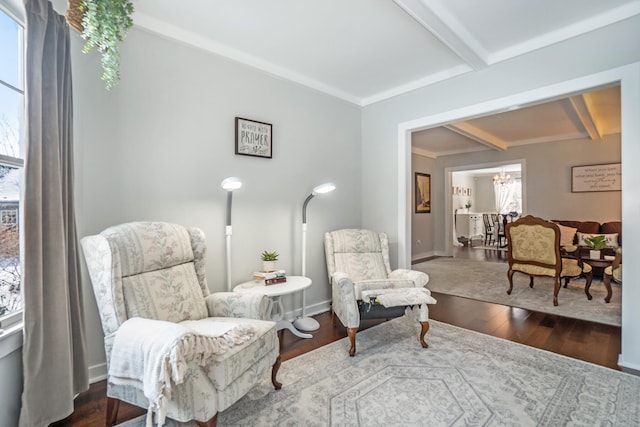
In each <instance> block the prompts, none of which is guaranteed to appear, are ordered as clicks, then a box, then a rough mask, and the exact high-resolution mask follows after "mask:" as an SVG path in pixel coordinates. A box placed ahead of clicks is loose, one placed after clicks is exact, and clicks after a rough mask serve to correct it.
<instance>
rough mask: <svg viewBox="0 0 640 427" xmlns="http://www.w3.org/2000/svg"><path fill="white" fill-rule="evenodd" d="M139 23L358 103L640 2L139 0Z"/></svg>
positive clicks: (620, 15)
mask: <svg viewBox="0 0 640 427" xmlns="http://www.w3.org/2000/svg"><path fill="white" fill-rule="evenodd" d="M134 6H135V8H136V14H135V16H134V22H135V24H136V25H137V26H139V27H142V28H145V29H147V30H150V31H153V32H158V33H161V34H163V35H164V36H167V37H171V38H175V39H178V40H181V41H183V42H186V43H189V44H193V45H195V46H199V47H201V48H203V49H206V50H209V51H212V52H215V53H217V54H220V55H223V56H226V57H229V58H231V59H234V60H236V61H239V62H242V63H246V64H248V65H251V66H254V67H257V68H260V69H262V70H264V71H266V72H268V73H272V74H275V75H277V76H280V77H284V78H286V79H290V80H293V81H296V82H298V83H301V84H304V85H307V86H309V87H312V88H315V89H317V90H320V91H323V92H326V93H329V94H331V95H334V96H338V97H340V98H343V99H345V100H348V101H350V102H353V103H356V104H358V105H367V104H370V103H372V102H376V101H379V100H382V99H386V98H389V97H391V96H394V95H397V94H400V93H403V92H407V91H410V90H412V89H415V88H418V87H422V86H425V85H428V84H431V83H434V82H437V81H441V80H444V79H447V78H450V77H452V76H455V75H458V74H461V73H465V72H469V71H473V70H478V69H482V68H484V67H487V66H490V65H491V64H494V63H496V62H500V61H504V60H506V59H509V58H513V57H515V56H518V55H522V54H524V53H527V52H530V51H532V50H536V49H539V48H542V47H545V46H548V45H551V44H554V43H558V42H561V41H563V40H566V39H568V38H571V37H574V36H577V35H580V34H583V33H586V32H589V31H593V30H595V29H598V28H601V27H604V26H607V25H609V24H612V23H615V22H618V21H621V20H623V19H626V18H629V17H631V16H634V15H638V14H640V0H561V1H559V0H482V1H479V0H322V1H310V0H297V1H296V0H224V1H223V0H214V1H212V0H135V1H134Z"/></svg>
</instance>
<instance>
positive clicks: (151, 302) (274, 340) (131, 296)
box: [82, 222, 281, 426]
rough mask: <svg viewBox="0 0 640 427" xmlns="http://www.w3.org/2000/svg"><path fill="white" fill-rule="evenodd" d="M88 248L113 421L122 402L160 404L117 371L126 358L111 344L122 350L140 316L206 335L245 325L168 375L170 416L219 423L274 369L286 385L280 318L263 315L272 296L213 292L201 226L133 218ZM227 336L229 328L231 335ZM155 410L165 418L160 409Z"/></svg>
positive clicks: (92, 239)
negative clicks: (128, 330)
mask: <svg viewBox="0 0 640 427" xmlns="http://www.w3.org/2000/svg"><path fill="white" fill-rule="evenodd" d="M82 248H83V252H84V256H85V259H86V262H87V267H88V270H89V274H90V277H91V282H92V285H93V289H94V293H95V297H96V300H97V303H98V309H99V312H100V317H101V321H102V328H103V331H104V335H105V338H104V345H105V351H106V356H107V372H108V378H107V379H108V385H107V396H108V405H107V414H106V416H107V420H106V423H107V424H106V425H113V424H115V421H116V417H117V412H118V406H119V403H120V401H125V402H129V403H131V404H133V405H137V406H140V407H143V408H151V406H152V404H153V403H154V402H153V401H150V398H149V397H148V396H147V394H148V393H145V392H146V391H147V389H146V384H145V385H144V386H143V385H142V384H140V383H135V382H132V381H129V382H128V383H127V382H126V381H124V382H123V381H120V380H118V381H116V378H115V376H114V375H113V372H112V371H113V370H112V368H113V367H114V366H113V365H114V360H117V358H118V357H122V356H121V355H116V351H112V350H117V349H114V343H115V344H116V345H120V344H118V338H119V331H120V334H123V333H124V332H123V331H124V330H125V329H126V325H131V322H133V321H136V320H137V321H141V320H142V321H143V322H147V323H150V324H152V325H154V326H155V327H162V325H168V326H170V325H183V324H188V325H200V326H199V327H197V328H196V330H204V332H202V334H203V335H205V334H207V333H208V334H209V335H208V336H209V337H212V336H213V335H214V334H213V332H212V331H211V329H212V328H213V329H215V328H218V329H217V330H229V329H231V330H240V329H242V328H244V329H242V331H243V334H244V335H243V336H240V335H237V336H232V337H231V340H227V341H224V343H226V344H224V345H222V346H220V347H219V348H217V350H216V351H215V352H214V353H213V354H210V353H206V354H205V355H204V356H202V355H201V357H200V359H198V360H196V359H187V360H185V363H184V364H183V365H180V366H178V368H180V370H181V374H182V375H181V378H180V380H181V382H180V383H175V382H173V381H171V382H168V383H167V384H166V385H165V389H163V392H168V393H167V394H168V397H167V398H166V399H165V400H166V401H165V403H164V405H165V406H164V414H163V415H166V416H167V417H169V418H172V419H174V420H176V421H181V422H186V421H191V420H193V421H195V422H196V424H197V425H199V426H214V425H215V424H216V421H217V414H218V412H221V411H224V410H225V409H226V408H228V407H229V406H231V405H232V404H233V403H235V402H236V401H237V400H239V399H240V398H241V397H242V396H244V395H245V394H246V393H247V392H248V391H249V390H250V389H251V388H252V387H253V386H254V385H255V384H256V383H257V382H258V381H259V380H260V378H261V376H262V375H263V373H266V372H267V371H268V370H269V369H272V373H271V379H272V382H273V384H274V386H275V388H276V389H279V388H280V386H281V385H280V384H279V383H278V382H277V380H276V373H277V371H278V368H279V366H280V352H279V341H278V336H277V332H276V327H275V323H274V322H270V321H266V320H259V319H266V318H267V313H266V310H267V306H268V300H267V299H266V297H263V296H260V295H243V294H237V293H226V292H221V293H215V294H210V293H209V288H208V286H207V281H206V278H205V251H206V244H205V237H204V234H203V233H202V231H201V230H199V229H197V228H190V229H187V228H185V227H182V226H180V225H176V224H170V223H164V222H132V223H126V224H122V225H117V226H114V227H111V228H108V229H106V230H104V231H103V232H101V233H100V234H98V235H94V236H87V237H85V238H83V239H82ZM149 319H153V320H149ZM193 321H195V322H193ZM126 322H129V323H126ZM163 322H164V323H163ZM168 322H171V323H168ZM202 325H205V326H202ZM176 327H177V326H176ZM220 328H222V329H220ZM238 328H240V329H238ZM247 331H250V333H249V332H247ZM134 332H135V331H134ZM245 332H246V333H245ZM159 335H165V334H164V332H162V333H161V334H159ZM203 335H201V336H203ZM228 336H229V332H227V333H226V334H225V335H224V338H225V339H226V338H228ZM218 338H220V337H218V336H216V337H213V338H210V339H212V340H213V339H218ZM122 339H123V338H122V335H120V340H122ZM216 342H223V341H216ZM117 348H121V347H117ZM114 355H116V356H117V357H115V358H114V357H113V356H114ZM174 369H176V368H175V367H174ZM176 371H177V369H176ZM151 412H152V411H151V410H150V414H151ZM156 416H157V421H162V419H158V418H159V417H158V413H157V412H156ZM160 418H162V417H160Z"/></svg>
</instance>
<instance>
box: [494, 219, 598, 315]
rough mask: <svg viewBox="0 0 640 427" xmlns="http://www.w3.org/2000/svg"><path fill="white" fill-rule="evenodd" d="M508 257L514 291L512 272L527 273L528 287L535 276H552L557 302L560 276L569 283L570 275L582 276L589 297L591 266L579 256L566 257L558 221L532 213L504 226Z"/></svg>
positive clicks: (509, 273)
mask: <svg viewBox="0 0 640 427" xmlns="http://www.w3.org/2000/svg"><path fill="white" fill-rule="evenodd" d="M505 231H506V235H507V244H508V248H507V259H508V262H509V270H508V271H507V278H508V279H509V289H507V294H509V295H511V291H512V290H513V275H514V273H516V272H519V273H523V274H526V275H528V276H529V278H530V280H529V287H531V288H533V278H534V277H536V276H548V277H553V278H554V280H555V283H554V289H553V305H554V306H557V305H558V292H560V285H561V283H560V282H561V278H564V279H565V281H566V282H568V281H569V280H570V279H571V278H576V277H580V276H582V275H584V276H585V277H586V280H587V283H586V286H585V293H586V294H587V296H589V293H588V288H589V287H590V285H591V280H592V279H593V277H592V272H591V266H590V265H589V264H587V263H583V262H582V260H581V259H580V257H576V258H565V257H562V256H561V251H560V228H559V227H558V226H557V224H554V223H552V222H549V221H545V220H544V219H542V218H537V217H534V216H531V215H528V216H525V217H523V218H520V219H519V220H517V221H515V222H510V223H508V224H507V225H506V229H505Z"/></svg>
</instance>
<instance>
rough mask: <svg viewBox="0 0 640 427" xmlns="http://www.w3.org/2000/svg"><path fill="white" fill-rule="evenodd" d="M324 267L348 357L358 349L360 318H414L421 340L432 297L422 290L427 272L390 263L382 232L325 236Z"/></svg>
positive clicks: (425, 329) (421, 339)
mask: <svg viewBox="0 0 640 427" xmlns="http://www.w3.org/2000/svg"><path fill="white" fill-rule="evenodd" d="M324 248H325V254H326V258H327V271H328V273H329V281H330V283H331V294H332V300H331V301H332V303H331V304H332V310H333V321H334V324H335V317H336V316H337V317H338V318H339V319H340V322H342V324H343V325H344V326H346V327H347V335H348V336H349V340H350V342H351V348H350V349H349V355H350V356H354V355H355V352H356V332H357V331H358V328H359V326H360V319H380V318H391V317H398V316H401V315H403V314H407V315H411V316H414V317H415V318H417V320H418V321H419V322H420V324H421V331H420V336H419V340H420V344H421V345H422V347H424V348H427V347H428V345H427V343H426V342H425V341H424V336H425V334H426V333H427V331H428V330H429V308H428V306H427V305H428V304H435V303H436V300H435V299H434V298H433V297H432V296H431V292H430V291H429V290H428V289H427V288H425V285H426V284H427V282H428V281H429V276H428V275H427V274H425V273H423V272H420V271H414V270H406V269H397V270H393V271H391V267H390V264H389V241H388V239H387V235H386V234H385V233H378V232H375V231H371V230H359V229H345V230H337V231H332V232H327V233H325V235H324Z"/></svg>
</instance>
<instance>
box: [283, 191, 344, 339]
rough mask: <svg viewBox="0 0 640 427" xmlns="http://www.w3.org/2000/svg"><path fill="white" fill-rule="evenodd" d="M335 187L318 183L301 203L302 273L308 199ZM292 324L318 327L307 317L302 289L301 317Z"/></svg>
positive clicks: (299, 326)
mask: <svg viewBox="0 0 640 427" xmlns="http://www.w3.org/2000/svg"><path fill="white" fill-rule="evenodd" d="M335 189H336V186H335V185H334V184H332V183H326V184H322V185H318V186H317V187H316V188H314V189H313V191H312V192H311V194H309V196H307V198H306V199H305V201H304V204H303V205H302V275H303V276H306V274H307V205H308V204H309V201H310V200H311V199H312V198H313V197H314V196H316V195H318V194H324V193H328V192H330V191H333V190H335ZM293 325H294V326H295V327H296V328H297V329H299V330H301V331H315V330H316V329H318V328H319V327H320V324H319V323H318V322H317V321H316V320H315V319H312V318H311V317H307V291H306V289H303V290H302V317H300V318H299V319H296V320H295V321H294V322H293Z"/></svg>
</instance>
